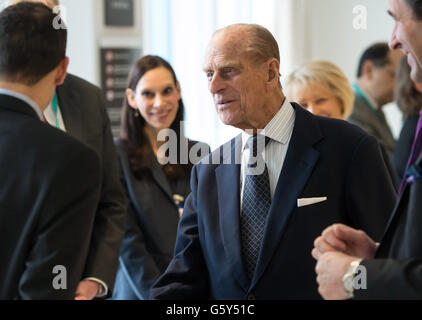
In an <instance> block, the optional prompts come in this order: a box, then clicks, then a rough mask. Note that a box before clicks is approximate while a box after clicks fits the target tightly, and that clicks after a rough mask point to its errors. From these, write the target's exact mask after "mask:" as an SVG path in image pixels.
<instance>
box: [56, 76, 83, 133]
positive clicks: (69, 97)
mask: <svg viewBox="0 0 422 320" xmlns="http://www.w3.org/2000/svg"><path fill="white" fill-rule="evenodd" d="M69 77H70V76H69V75H68V76H67V79H66V80H65V82H64V83H63V85H61V86H59V87H57V90H56V93H57V100H58V103H59V108H60V112H61V114H62V117H63V122H64V125H65V127H66V132H67V133H69V134H70V135H71V136H73V137H75V138H77V139H79V140H81V141H84V136H83V128H82V122H83V121H82V114H81V109H82V108H80V106H79V104H80V101H79V98H78V94H77V92H75V89H74V88H73V87H72V86H71V85H70V82H69V79H68V78H69Z"/></svg>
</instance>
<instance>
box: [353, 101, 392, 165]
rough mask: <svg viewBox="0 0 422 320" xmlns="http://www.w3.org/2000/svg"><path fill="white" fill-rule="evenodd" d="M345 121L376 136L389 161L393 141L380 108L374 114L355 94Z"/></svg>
mask: <svg viewBox="0 0 422 320" xmlns="http://www.w3.org/2000/svg"><path fill="white" fill-rule="evenodd" d="M347 121H349V122H351V123H353V124H355V125H357V126H359V127H361V128H362V129H363V130H365V131H366V132H367V133H369V134H371V135H373V136H374V137H375V138H377V139H378V141H379V142H380V143H381V145H383V146H384V148H385V150H386V151H387V154H388V156H389V158H390V161H391V157H392V154H393V150H394V145H395V141H394V137H393V134H392V133H391V129H390V126H389V125H388V122H387V120H386V119H385V116H384V113H383V112H382V110H378V111H377V112H376V114H375V113H374V112H373V111H372V110H371V109H370V107H369V106H368V105H367V103H366V102H365V101H364V100H363V99H362V98H361V97H360V96H359V95H357V94H355V103H354V106H353V112H352V114H351V115H350V117H349V118H348V119H347Z"/></svg>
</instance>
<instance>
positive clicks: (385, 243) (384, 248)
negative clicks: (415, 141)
mask: <svg viewBox="0 0 422 320" xmlns="http://www.w3.org/2000/svg"><path fill="white" fill-rule="evenodd" d="M415 164H417V165H419V166H422V153H421V154H420V155H419V156H418V158H417V159H416V161H415ZM410 187H411V184H409V183H406V185H405V187H404V189H403V192H402V193H401V194H399V196H398V198H397V203H396V206H395V208H394V210H393V213H392V214H391V217H390V220H389V222H388V224H387V228H386V229H385V232H384V235H383V237H382V240H381V242H380V246H379V248H378V250H377V253H376V257H383V256H385V255H386V254H387V253H388V250H389V248H390V243H391V240H392V239H393V235H394V232H393V230H395V228H396V224H397V222H398V221H399V218H400V215H401V214H403V213H404V211H403V209H402V208H403V206H404V207H406V205H407V203H408V201H409V195H410Z"/></svg>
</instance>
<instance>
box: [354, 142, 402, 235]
mask: <svg viewBox="0 0 422 320" xmlns="http://www.w3.org/2000/svg"><path fill="white" fill-rule="evenodd" d="M346 181H347V182H346V196H347V200H346V201H347V208H348V215H349V217H350V219H351V220H352V221H353V225H352V227H354V228H358V229H362V230H364V231H365V232H366V233H367V234H368V235H369V236H370V237H371V238H372V239H374V240H375V241H380V240H381V237H382V235H383V233H384V230H385V228H386V227H387V223H388V220H389V218H390V216H391V213H392V212H393V209H394V205H395V202H396V197H397V196H396V192H395V187H394V184H393V182H392V180H391V176H390V174H389V172H388V169H387V167H386V165H385V161H384V159H383V156H382V154H381V150H380V147H379V144H378V142H377V141H376V139H375V138H374V137H372V136H368V135H365V136H363V138H362V139H361V141H360V142H359V143H358V145H357V147H356V148H355V150H354V154H353V156H352V159H351V163H350V166H349V169H348V171H347V180H346Z"/></svg>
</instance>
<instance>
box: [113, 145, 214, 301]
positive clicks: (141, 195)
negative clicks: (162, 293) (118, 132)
mask: <svg viewBox="0 0 422 320" xmlns="http://www.w3.org/2000/svg"><path fill="white" fill-rule="evenodd" d="M196 144H200V145H199V146H196V147H201V150H203V152H202V153H203V154H201V156H206V155H207V154H208V153H209V152H210V149H209V146H208V145H206V144H204V143H201V142H196V141H189V142H188V148H189V150H191V148H192V147H193V146H194V145H196ZM116 147H117V151H118V154H119V159H120V165H121V170H122V180H123V184H124V186H125V189H126V191H127V195H128V198H129V200H130V204H129V206H128V212H127V221H126V233H125V236H124V239H123V241H122V244H121V247H120V257H119V268H118V271H117V276H116V282H115V287H114V292H113V298H112V299H115V300H138V299H148V297H149V290H150V287H151V286H152V284H153V283H154V282H155V280H156V279H157V278H158V277H159V276H160V275H161V274H162V273H163V272H164V271H165V269H166V268H167V265H168V263H169V262H170V260H171V259H172V257H173V249H174V244H175V241H176V233H177V225H178V223H179V209H178V207H177V205H176V204H175V202H174V200H173V194H174V193H177V194H179V195H181V196H183V197H184V198H186V197H187V196H188V194H189V193H190V191H191V190H190V171H191V170H190V169H191V168H192V164H188V166H189V170H188V172H189V174H187V175H186V177H184V178H181V179H178V180H177V181H175V182H173V183H172V184H171V185H170V183H169V181H168V179H167V177H166V176H165V174H164V172H163V170H162V169H161V167H160V164H159V163H158V161H157V159H156V158H155V157H154V156H153V159H152V168H151V175H150V177H143V178H142V179H138V178H137V177H135V175H134V173H133V172H132V170H131V168H130V165H129V160H128V155H127V153H126V151H125V150H124V148H123V146H122V145H121V142H120V141H119V140H117V141H116Z"/></svg>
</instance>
